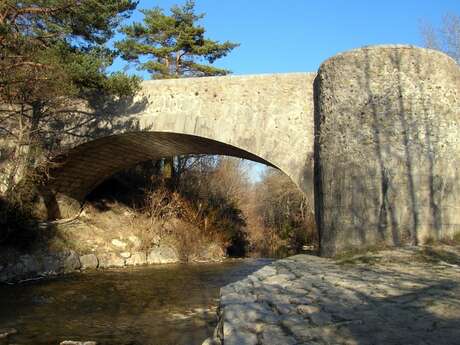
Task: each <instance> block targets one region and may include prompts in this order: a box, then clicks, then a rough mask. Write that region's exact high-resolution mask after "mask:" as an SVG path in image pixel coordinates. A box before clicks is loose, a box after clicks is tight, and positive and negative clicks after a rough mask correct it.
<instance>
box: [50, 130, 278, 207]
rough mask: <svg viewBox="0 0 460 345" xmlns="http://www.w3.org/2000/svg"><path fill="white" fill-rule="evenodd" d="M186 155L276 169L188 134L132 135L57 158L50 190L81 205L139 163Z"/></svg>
mask: <svg viewBox="0 0 460 345" xmlns="http://www.w3.org/2000/svg"><path fill="white" fill-rule="evenodd" d="M185 154H210V155H226V156H234V157H239V158H244V159H248V160H251V161H255V162H259V163H263V164H265V165H268V166H272V167H275V168H276V166H275V165H274V164H272V163H270V162H268V161H266V160H265V159H263V158H261V157H259V156H257V155H256V154H253V153H251V152H248V151H246V150H243V149H240V148H238V147H235V146H232V145H229V144H225V143H222V142H219V141H215V140H211V139H208V138H203V137H199V136H194V135H188V134H179V133H171V132H131V133H125V134H119V135H113V136H108V137H104V138H101V139H96V140H93V141H91V142H88V143H85V144H82V145H80V146H77V147H75V148H74V149H72V150H70V151H69V152H68V153H67V154H66V155H63V156H60V157H57V158H56V163H57V164H56V165H57V167H56V168H54V169H52V170H51V171H50V176H51V177H50V182H49V184H48V187H49V189H50V190H51V191H52V192H53V194H59V195H61V196H64V197H66V198H68V199H72V200H75V201H77V202H79V203H81V202H82V201H83V200H84V199H85V197H86V196H87V195H88V194H89V193H90V192H91V191H92V190H93V189H94V188H95V187H97V186H98V185H99V184H100V183H101V182H102V181H104V180H105V179H106V178H108V177H109V176H111V175H113V174H114V173H116V172H118V171H120V170H122V169H124V168H128V167H130V166H133V165H135V164H137V163H139V162H144V161H147V160H154V159H160V158H163V157H171V156H179V155H185Z"/></svg>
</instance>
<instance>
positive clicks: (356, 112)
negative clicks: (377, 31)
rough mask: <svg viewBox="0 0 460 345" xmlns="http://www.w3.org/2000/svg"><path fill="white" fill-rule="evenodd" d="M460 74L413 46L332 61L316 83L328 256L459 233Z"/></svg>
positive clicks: (320, 215)
mask: <svg viewBox="0 0 460 345" xmlns="http://www.w3.org/2000/svg"><path fill="white" fill-rule="evenodd" d="M459 96H460V69H459V67H458V65H457V64H456V63H455V62H454V61H453V60H452V59H450V58H449V57H447V56H446V55H444V54H442V53H439V52H436V51H433V50H427V49H420V48H414V47H407V46H386V47H371V48H363V49H358V50H354V51H350V52H346V53H343V54H340V55H337V56H335V57H333V58H332V59H330V60H328V61H326V62H325V63H324V64H323V65H322V66H321V68H320V70H319V73H318V77H317V79H316V81H315V128H316V134H315V135H316V142H315V194H316V195H315V197H316V216H317V225H318V226H319V230H320V236H321V250H322V253H323V254H324V255H333V254H335V253H336V252H337V251H340V250H341V249H343V248H346V247H352V246H354V247H356V246H363V245H372V244H376V243H381V242H386V243H390V244H398V243H400V242H401V241H402V240H404V239H410V240H411V241H412V242H413V243H417V242H418V241H421V240H423V239H426V238H427V237H432V238H441V237H446V236H447V237H448V236H450V235H452V233H453V231H458V230H459V229H460V193H459V192H460V179H459V177H460V176H459V174H460V171H459V166H460V165H459V163H460V146H459V140H460V128H459V125H460V119H459V115H460V113H459V110H460V101H459Z"/></svg>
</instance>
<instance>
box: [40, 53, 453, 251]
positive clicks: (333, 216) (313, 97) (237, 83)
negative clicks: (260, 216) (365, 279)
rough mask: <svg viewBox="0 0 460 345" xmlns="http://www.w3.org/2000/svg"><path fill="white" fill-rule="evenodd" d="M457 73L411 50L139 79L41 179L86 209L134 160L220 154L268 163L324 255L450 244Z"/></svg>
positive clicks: (437, 57)
mask: <svg viewBox="0 0 460 345" xmlns="http://www.w3.org/2000/svg"><path fill="white" fill-rule="evenodd" d="M459 92H460V70H459V67H458V65H457V64H456V63H455V62H454V61H453V60H452V59H450V58H449V57H447V56H446V55H444V54H442V53H439V52H436V51H433V50H427V49H421V48H416V47H412V46H377V47H366V48H361V49H357V50H353V51H349V52H345V53H342V54H339V55H337V56H335V57H333V58H331V59H329V60H327V61H326V62H324V63H323V64H322V65H321V67H320V69H319V71H318V73H296V74H279V75H257V76H228V77H211V78H190V79H176V80H162V81H146V82H144V83H143V84H142V90H141V91H140V93H139V95H138V96H137V97H136V99H135V106H130V107H127V108H126V109H125V108H120V109H115V110H114V112H117V113H119V114H121V116H117V117H115V116H114V117H113V119H112V120H111V121H110V122H109V124H108V125H107V126H106V127H105V128H102V133H103V134H99V135H97V136H96V137H97V138H95V139H93V140H89V141H87V142H86V143H82V144H81V145H78V146H76V147H74V148H73V149H71V150H70V151H69V152H68V153H67V154H66V155H65V158H62V157H60V158H59V160H60V162H61V165H60V167H59V168H56V169H53V170H52V172H51V173H52V179H51V180H50V183H49V187H50V190H52V191H53V195H55V196H58V197H57V200H62V198H63V199H66V200H75V201H77V202H79V203H81V202H83V201H84V199H85V197H86V195H87V194H88V193H89V192H91V190H92V189H94V188H95V187H96V186H97V185H98V184H100V183H101V182H102V181H103V180H104V179H106V178H107V177H109V176H111V175H112V174H113V173H115V172H117V171H119V170H121V169H123V168H126V167H129V166H132V165H134V164H136V163H138V162H142V161H146V160H150V159H158V158H161V157H165V156H173V155H182V154H192V153H193V154H222V155H231V156H236V157H241V158H246V159H250V160H253V161H257V162H261V163H265V164H267V165H270V166H274V167H276V168H278V169H280V170H281V171H283V172H284V173H286V174H287V175H288V176H289V177H290V178H291V179H292V181H293V182H294V183H295V184H296V185H297V186H298V187H299V188H300V189H301V190H303V191H304V192H305V193H310V194H312V193H313V190H314V195H315V213H316V221H317V226H318V230H319V233H320V242H321V243H320V244H321V252H322V254H323V255H334V254H335V253H336V252H337V251H340V250H342V249H344V248H349V247H354V246H367V245H373V244H380V243H387V244H392V245H398V244H400V243H402V242H404V241H407V240H409V241H411V242H412V243H418V242H419V241H423V240H426V239H428V238H433V239H439V238H445V237H449V238H450V237H452V236H454V234H455V233H456V232H457V231H459V230H460V204H459V201H460V200H459V195H460V194H459V192H460V179H459V177H460V176H459V173H460V170H459V167H460V165H459V163H460V162H459V157H460V156H459V154H460V145H459V140H460V136H459V134H460V133H459V122H460V119H459V115H460V114H459V110H460V101H459Z"/></svg>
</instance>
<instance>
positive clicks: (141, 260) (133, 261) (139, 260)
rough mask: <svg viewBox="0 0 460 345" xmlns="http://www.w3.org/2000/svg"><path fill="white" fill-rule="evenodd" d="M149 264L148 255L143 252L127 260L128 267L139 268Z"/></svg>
mask: <svg viewBox="0 0 460 345" xmlns="http://www.w3.org/2000/svg"><path fill="white" fill-rule="evenodd" d="M145 264H147V254H146V253H143V252H135V253H133V254H132V255H131V257H130V258H128V259H126V265H129V266H138V265H145Z"/></svg>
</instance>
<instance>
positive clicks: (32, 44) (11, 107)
mask: <svg viewBox="0 0 460 345" xmlns="http://www.w3.org/2000/svg"><path fill="white" fill-rule="evenodd" d="M136 5H137V2H136V1H134V0H105V1H98V0H21V1H19V0H3V1H1V2H0V141H1V143H2V144H4V146H3V147H2V151H3V152H2V153H3V155H2V156H6V157H7V160H9V162H10V163H11V162H12V163H15V164H14V167H13V168H11V169H8V170H9V174H10V179H8V181H7V183H6V184H7V185H8V188H9V189H11V188H12V187H14V181H13V180H18V178H20V177H23V176H24V175H27V173H28V172H29V171H31V170H33V169H34V168H35V166H36V165H37V164H38V163H39V162H40V159H42V158H43V157H44V156H45V155H46V152H45V151H47V150H49V149H50V145H52V143H53V142H56V141H58V139H56V136H60V135H62V134H63V133H70V132H69V131H67V130H68V127H74V126H75V123H74V121H73V118H72V115H73V113H72V112H70V111H68V105H69V101H71V100H77V99H78V100H82V99H90V98H91V97H93V96H94V95H95V94H99V95H107V96H109V95H113V96H124V95H131V94H133V93H134V91H135V89H136V87H137V83H138V81H137V79H136V78H131V77H127V76H125V75H123V74H121V73H116V74H113V75H109V74H107V73H106V68H107V67H108V66H109V65H111V64H112V61H113V59H114V58H115V56H116V53H115V52H114V51H112V50H110V49H108V48H107V47H106V43H107V42H108V40H109V39H111V38H112V37H113V35H114V33H115V30H116V28H117V26H118V25H119V23H120V21H121V20H122V19H124V18H126V17H127V15H129V13H130V12H131V11H132V10H133V9H134V8H135V7H136ZM2 158H3V159H5V158H4V157H2Z"/></svg>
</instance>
